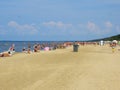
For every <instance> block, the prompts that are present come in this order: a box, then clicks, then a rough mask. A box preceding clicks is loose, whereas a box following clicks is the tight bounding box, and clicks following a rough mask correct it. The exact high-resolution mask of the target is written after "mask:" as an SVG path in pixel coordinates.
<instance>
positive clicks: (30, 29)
mask: <svg viewBox="0 0 120 90" xmlns="http://www.w3.org/2000/svg"><path fill="white" fill-rule="evenodd" d="M8 26H10V27H12V28H15V29H16V30H17V31H18V33H21V34H26V33H27V34H36V33H37V32H38V31H37V29H36V28H35V27H34V26H33V25H29V24H24V25H20V24H18V23H17V22H15V21H10V22H9V23H8Z"/></svg>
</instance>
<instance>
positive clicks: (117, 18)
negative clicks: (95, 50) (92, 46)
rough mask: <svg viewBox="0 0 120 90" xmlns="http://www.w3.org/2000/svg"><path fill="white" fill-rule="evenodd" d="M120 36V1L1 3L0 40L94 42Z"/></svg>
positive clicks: (23, 0) (0, 0)
mask: <svg viewBox="0 0 120 90" xmlns="http://www.w3.org/2000/svg"><path fill="white" fill-rule="evenodd" d="M116 34H120V0H19V1H18V0H0V40H43V41H44V40H47V41H48V40H91V39H98V38H103V37H108V36H112V35H116Z"/></svg>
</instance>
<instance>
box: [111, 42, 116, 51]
mask: <svg viewBox="0 0 120 90" xmlns="http://www.w3.org/2000/svg"><path fill="white" fill-rule="evenodd" d="M115 47H116V43H114V42H113V43H112V44H111V48H112V52H113V53H114V52H115Z"/></svg>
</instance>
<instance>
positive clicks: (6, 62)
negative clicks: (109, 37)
mask: <svg viewBox="0 0 120 90" xmlns="http://www.w3.org/2000/svg"><path fill="white" fill-rule="evenodd" d="M118 48H119V47H118ZM0 90H120V51H118V50H116V51H115V53H112V51H111V48H110V47H108V46H96V47H95V46H84V47H83V46H80V48H79V52H76V53H75V52H72V47H70V48H67V49H61V50H55V51H47V52H45V51H41V52H40V53H33V54H25V53H19V54H15V55H13V56H12V57H4V58H0Z"/></svg>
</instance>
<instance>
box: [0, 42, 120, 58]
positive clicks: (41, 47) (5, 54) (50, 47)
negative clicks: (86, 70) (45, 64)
mask: <svg viewBox="0 0 120 90" xmlns="http://www.w3.org/2000/svg"><path fill="white" fill-rule="evenodd" d="M77 43H78V44H79V45H80V46H85V45H94V46H96V45H100V46H102V45H104V43H103V42H102V44H100V43H98V42H77ZM73 44H74V43H73V42H65V43H60V44H50V45H49V44H39V43H37V44H34V45H33V47H31V45H30V44H28V48H25V47H24V48H23V49H22V52H24V53H28V54H30V53H31V52H40V50H44V51H49V50H55V49H57V48H58V49H64V48H66V47H68V46H72V45H73ZM109 44H110V47H111V48H112V52H113V53H114V52H115V47H116V46H117V45H118V46H120V41H119V42H110V43H109ZM32 48H33V50H32ZM119 51H120V49H119ZM14 53H15V44H12V45H11V47H10V48H9V49H8V51H5V52H2V53H0V57H9V56H12V55H13V54H14Z"/></svg>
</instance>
